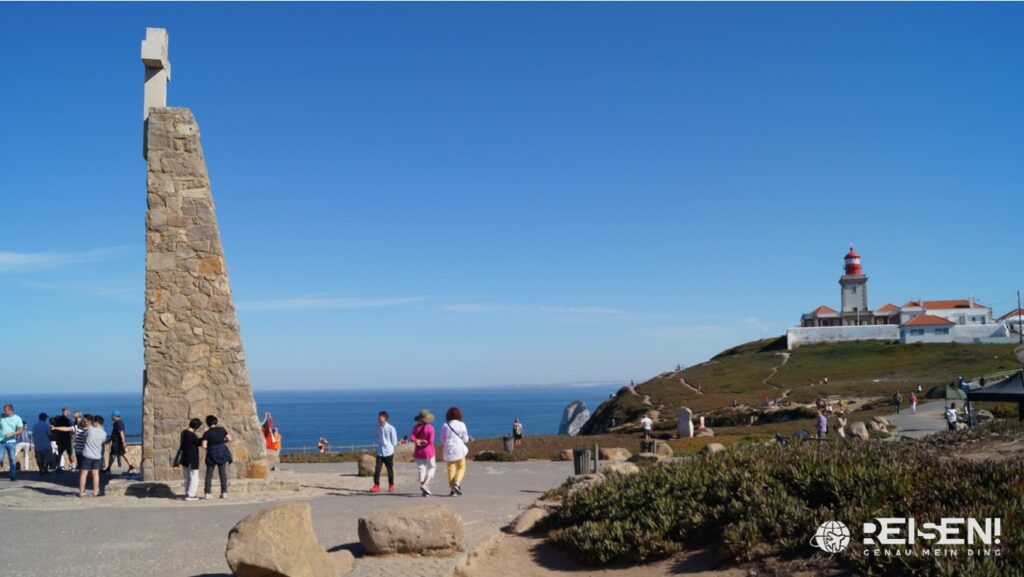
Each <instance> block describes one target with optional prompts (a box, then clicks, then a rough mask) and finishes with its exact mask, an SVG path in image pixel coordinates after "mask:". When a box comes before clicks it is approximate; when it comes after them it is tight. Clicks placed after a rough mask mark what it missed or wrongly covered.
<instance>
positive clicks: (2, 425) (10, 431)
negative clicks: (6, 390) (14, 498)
mask: <svg viewBox="0 0 1024 577" xmlns="http://www.w3.org/2000/svg"><path fill="white" fill-rule="evenodd" d="M24 432H25V423H24V421H22V420H21V417H19V416H18V415H15V414H14V405H12V404H10V403H8V404H6V405H4V414H3V416H2V417H0V435H2V438H0V446H3V451H4V453H3V454H4V455H6V456H7V462H8V463H10V466H11V470H10V473H9V477H10V479H11V481H16V480H17V479H18V464H17V462H16V460H15V459H16V457H17V454H18V452H17V446H18V435H20V434H22V433H24ZM25 468H26V469H27V468H28V467H27V466H26V467H25Z"/></svg>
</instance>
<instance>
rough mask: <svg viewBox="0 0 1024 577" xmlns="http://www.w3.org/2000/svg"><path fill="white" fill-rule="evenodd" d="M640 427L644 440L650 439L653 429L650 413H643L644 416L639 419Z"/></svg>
mask: <svg viewBox="0 0 1024 577" xmlns="http://www.w3.org/2000/svg"><path fill="white" fill-rule="evenodd" d="M640 428H642V429H643V431H644V440H645V441H650V440H651V437H652V436H653V431H654V421H652V420H651V415H649V414H647V413H644V417H643V418H642V419H640Z"/></svg>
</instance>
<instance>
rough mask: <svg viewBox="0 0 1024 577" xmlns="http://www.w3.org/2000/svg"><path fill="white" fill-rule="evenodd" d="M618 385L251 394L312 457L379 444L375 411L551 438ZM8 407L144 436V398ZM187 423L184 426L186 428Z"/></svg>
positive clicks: (14, 399) (479, 431) (59, 397)
mask: <svg viewBox="0 0 1024 577" xmlns="http://www.w3.org/2000/svg"><path fill="white" fill-rule="evenodd" d="M621 386H622V385H617V384H602V385H552V386H514V387H486V388H452V389H435V390H419V389H373V390H365V391H363V390H333V391H332V390H327V391H256V406H257V409H258V411H259V415H260V419H262V418H263V413H264V412H265V411H270V413H271V414H272V415H273V416H274V422H275V425H276V426H277V428H278V429H280V430H281V436H282V445H283V448H284V450H285V451H287V452H294V451H301V450H306V451H313V450H315V448H316V444H317V440H318V439H319V438H320V437H321V436H323V437H326V438H327V439H328V440H329V441H330V443H331V446H332V450H342V449H343V448H345V447H347V446H352V445H355V446H360V445H370V444H372V443H374V442H375V440H376V428H375V427H376V422H377V413H378V412H379V411H382V410H383V411H388V413H389V414H390V415H391V424H393V425H394V426H395V428H396V429H398V436H399V438H401V437H402V436H405V435H408V434H409V431H411V430H412V427H413V417H414V416H416V415H417V414H418V413H419V411H420V409H424V408H425V409H430V411H431V412H433V413H434V415H435V416H436V417H437V421H436V422H435V426H436V425H437V424H438V423H441V422H443V421H444V414H445V411H447V409H448V407H451V406H453V405H454V406H458V407H459V408H460V409H461V410H462V414H463V419H464V420H465V422H466V425H467V426H468V427H469V433H470V435H472V436H473V437H475V438H478V439H484V438H488V437H500V436H503V435H507V434H509V432H510V431H511V430H512V421H513V420H514V419H516V418H519V419H520V420H521V421H522V422H523V429H524V433H525V434H526V435H552V434H555V433H557V432H558V424H559V422H560V421H561V418H562V410H563V409H565V406H566V405H568V404H569V403H570V402H572V401H575V400H581V401H583V402H584V403H586V405H587V408H588V409H590V410H591V411H593V410H594V409H596V408H597V406H598V405H599V404H601V402H602V401H604V400H607V399H608V395H610V394H613V393H614V392H615V391H617V390H618V389H619V388H620V387H621ZM0 402H3V403H8V402H9V403H12V404H13V405H14V409H15V412H16V413H17V414H18V415H20V416H21V418H22V419H24V420H25V421H26V422H27V423H30V424H31V423H34V422H35V421H36V420H37V419H38V415H39V413H40V412H46V413H47V414H49V415H51V416H52V415H55V414H57V413H58V412H59V411H60V409H61V407H64V406H67V407H70V408H71V409H72V411H75V410H78V411H82V412H83V413H98V414H101V415H103V416H104V418H105V419H106V420H107V430H108V431H109V430H110V426H109V423H110V419H109V415H110V413H111V412H112V411H113V410H115V409H117V410H120V411H121V416H122V418H123V419H124V421H125V425H126V428H127V431H128V433H129V435H139V434H140V433H141V431H142V394H141V392H140V393H104V394H94V395H80V394H47V395H7V396H5V397H4V398H3V399H0ZM184 424H185V423H184V420H183V421H182V426H183V427H184Z"/></svg>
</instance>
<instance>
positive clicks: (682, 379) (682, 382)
mask: <svg viewBox="0 0 1024 577" xmlns="http://www.w3.org/2000/svg"><path fill="white" fill-rule="evenodd" d="M679 382H680V384H682V385H683V386H684V387H686V388H687V389H690V390H691V391H693V392H695V393H697V394H698V395H703V394H704V391H702V390H700V389H698V388H697V387H695V386H693V385H691V384H690V383H688V382H686V379H684V378H683V377H679Z"/></svg>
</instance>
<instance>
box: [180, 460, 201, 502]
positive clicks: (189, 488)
mask: <svg viewBox="0 0 1024 577" xmlns="http://www.w3.org/2000/svg"><path fill="white" fill-rule="evenodd" d="M181 476H182V477H183V478H184V479H185V496H186V497H195V496H196V491H198V490H199V469H193V468H192V467H191V466H189V467H182V468H181Z"/></svg>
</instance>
